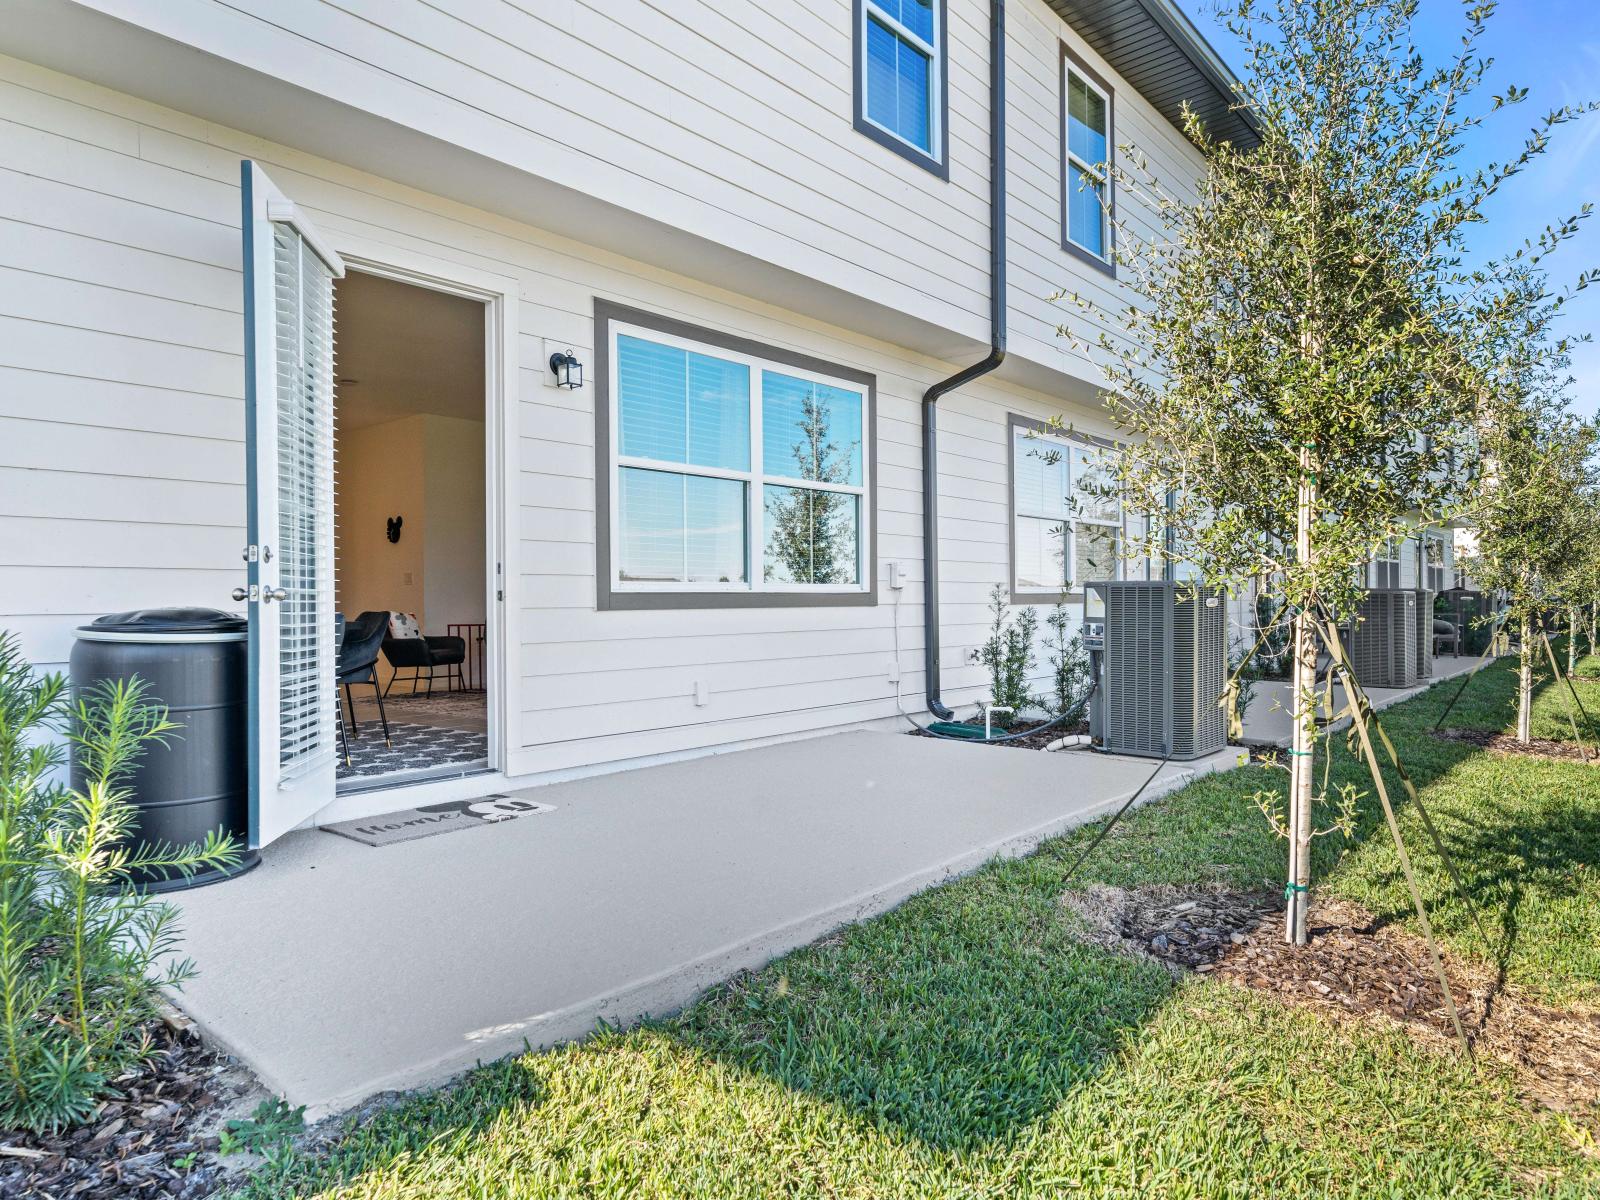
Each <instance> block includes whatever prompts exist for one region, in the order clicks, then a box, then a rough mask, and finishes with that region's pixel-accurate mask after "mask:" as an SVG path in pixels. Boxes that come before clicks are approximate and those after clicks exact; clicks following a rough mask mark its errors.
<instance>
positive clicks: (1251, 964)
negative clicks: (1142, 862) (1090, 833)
mask: <svg viewBox="0 0 1600 1200" xmlns="http://www.w3.org/2000/svg"><path fill="white" fill-rule="evenodd" d="M1061 902H1062V905H1063V907H1065V908H1067V909H1069V910H1070V911H1072V912H1074V913H1076V914H1077V915H1078V916H1079V917H1080V918H1081V919H1082V920H1083V921H1084V922H1085V923H1086V924H1087V926H1088V932H1087V933H1086V934H1085V937H1086V939H1087V940H1089V941H1091V942H1094V943H1096V944H1098V945H1102V946H1105V947H1107V948H1109V949H1112V950H1116V951H1118V952H1120V953H1126V954H1134V955H1138V956H1141V957H1145V958H1150V959H1154V960H1155V961H1156V962H1159V963H1161V964H1162V965H1164V966H1166V967H1167V969H1168V970H1170V971H1172V972H1173V973H1174V974H1175V975H1182V974H1186V973H1188V972H1197V973H1200V974H1208V975H1212V976H1214V977H1216V978H1219V979H1225V980H1227V981H1228V982H1230V983H1232V984H1235V985H1237V986H1239V987H1247V988H1253V989H1255V990H1257V991H1263V992H1269V993H1271V994H1272V995H1274V996H1275V997H1276V998H1278V999H1279V1000H1282V1001H1283V1002H1285V1003H1289V1004H1296V1005H1302V1006H1305V1007H1310V1008H1313V1009H1317V1010H1319V1011H1322V1012H1325V1013H1328V1014H1330V1015H1333V1016H1336V1017H1340V1018H1356V1019H1372V1020H1381V1021H1392V1022H1396V1023H1398V1024H1399V1025H1400V1026H1401V1027H1402V1028H1404V1029H1406V1030H1407V1031H1408V1032H1410V1033H1412V1034H1413V1035H1415V1036H1417V1037H1420V1038H1423V1039H1425V1040H1428V1041H1430V1042H1433V1043H1435V1044H1440V1045H1445V1046H1453V1045H1454V1044H1455V1031H1454V1027H1453V1026H1452V1025H1451V1023H1450V1016H1449V1011H1448V1010H1447V1009H1446V1007H1445V1004H1444V997H1443V994H1442V993H1441V991H1440V989H1439V980H1438V976H1437V975H1436V974H1435V973H1434V969H1433V961H1432V958H1431V957H1430V955H1429V953H1428V947H1427V943H1426V942H1425V941H1424V940H1423V939H1422V938H1420V937H1418V936H1416V935H1415V934H1413V933H1411V932H1410V931H1408V930H1406V929H1405V928H1403V927H1401V926H1399V925H1393V924H1383V923H1381V922H1380V921H1378V920H1377V918H1375V917H1374V916H1373V915H1372V914H1371V913H1370V912H1367V911H1366V910H1365V909H1363V908H1362V907H1361V906H1359V905H1356V904H1352V903H1350V902H1348V901H1344V900H1338V899H1323V898H1320V897H1318V898H1316V899H1315V900H1314V901H1313V903H1312V909H1311V942H1310V944H1309V945H1307V946H1291V945H1289V944H1288V943H1286V942H1285V941H1284V940H1283V924H1282V911H1283V903H1282V901H1281V900H1280V899H1279V898H1278V897H1276V896H1273V895H1270V894H1267V893H1261V892H1233V891H1228V890H1226V889H1222V888H1201V889H1178V888H1172V887H1150V888H1138V889H1132V890H1129V889H1123V888H1113V887H1106V886H1103V885H1095V886H1092V887H1090V888H1087V889H1084V890H1083V891H1074V892H1068V893H1066V894H1065V895H1063V896H1062V898H1061ZM1445 970H1446V974H1447V975H1448V976H1449V979H1450V990H1451V992H1452V994H1453V995H1454V997H1455V1002H1456V1007H1457V1009H1458V1011H1459V1012H1460V1015H1461V1024H1462V1028H1463V1029H1464V1030H1465V1031H1466V1034H1467V1038H1468V1041H1469V1042H1470V1043H1471V1044H1472V1046H1473V1048H1474V1051H1475V1052H1480V1053H1488V1054H1490V1055H1493V1056H1494V1057H1495V1058H1498V1059H1501V1060H1503V1061H1505V1062H1507V1063H1510V1064H1511V1065H1512V1066H1513V1067H1514V1068H1515V1069H1516V1071H1517V1075H1518V1078H1519V1081H1520V1083H1521V1086H1522V1090H1523V1092H1524V1094H1525V1095H1526V1096H1527V1097H1528V1098H1530V1099H1532V1100H1534V1101H1535V1102H1537V1103H1539V1104H1542V1105H1544V1106H1545V1107H1547V1108H1552V1109H1556V1110H1560V1111H1563V1112H1566V1113H1570V1114H1575V1115H1578V1116H1581V1117H1586V1118H1588V1119H1593V1118H1594V1117H1595V1115H1596V1106H1597V1105H1600V1013H1578V1012H1568V1011H1563V1010H1559V1009H1552V1008H1547V1007H1545V1006H1543V1005H1539V1004H1535V1003H1532V1002H1531V1001H1527V1000H1524V999H1522V998H1521V997H1519V996H1517V995H1516V994H1515V993H1513V992H1512V991H1510V990H1509V989H1508V988H1506V987H1505V986H1504V985H1503V984H1502V983H1501V982H1500V981H1499V980H1497V979H1496V978H1495V976H1494V974H1493V972H1492V971H1491V970H1489V969H1488V968H1486V967H1482V966H1477V965H1473V964H1468V963H1462V962H1460V961H1457V960H1455V959H1454V958H1451V957H1446V959H1445Z"/></svg>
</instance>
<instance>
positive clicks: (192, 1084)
mask: <svg viewBox="0 0 1600 1200" xmlns="http://www.w3.org/2000/svg"><path fill="white" fill-rule="evenodd" d="M177 1024H178V1025H179V1027H178V1028H169V1027H168V1026H167V1025H166V1024H162V1023H157V1024H155V1025H153V1026H152V1027H151V1029H150V1036H151V1038H152V1041H153V1043H154V1046H155V1053H154V1055H153V1057H152V1058H151V1060H150V1062H149V1063H148V1064H147V1065H146V1066H144V1067H143V1068H141V1069H139V1070H137V1071H134V1072H131V1073H130V1074H128V1075H125V1076H123V1077H122V1078H120V1079H118V1080H116V1081H115V1082H114V1084H113V1085H112V1088H111V1090H110V1092H109V1093H108V1095H107V1097H106V1099H105V1101H104V1102H103V1103H102V1105H101V1108H100V1112H99V1113H98V1115H97V1116H96V1117H95V1119H94V1120H93V1121H92V1122H90V1123H89V1124H88V1125H84V1126H82V1127H80V1128H76V1129H68V1130H63V1131H62V1132H60V1133H57V1134H44V1135H42V1136H41V1135H36V1134H32V1133H25V1132H22V1131H19V1130H0V1196H30V1197H32V1196H37V1197H39V1198H40V1200H67V1198H68V1197H71V1198H72V1200H112V1198H113V1197H119V1198H122V1197H126V1198H137V1200H195V1198H196V1197H200V1196H208V1195H210V1194H211V1193H212V1192H214V1191H216V1190H217V1189H218V1188H219V1187H221V1186H222V1185H223V1184H224V1183H225V1182H226V1180H227V1179H228V1177H229V1176H230V1174H231V1172H230V1171H229V1170H228V1169H227V1168H226V1167H225V1166H223V1165H221V1164H219V1163H217V1162H216V1160H215V1155H214V1153H212V1152H214V1151H215V1150H216V1148H217V1128H218V1126H219V1124H220V1122H221V1120H222V1118H223V1117H224V1116H225V1115H229V1114H230V1113H232V1112H233V1111H234V1109H233V1107H232V1105H233V1103H234V1102H235V1101H236V1100H237V1099H238V1097H239V1096H241V1095H243V1094H245V1093H246V1092H248V1091H249V1087H250V1085H249V1084H248V1082H247V1081H246V1079H245V1077H244V1076H243V1075H242V1073H241V1072H240V1070H239V1068H237V1067H236V1066H234V1065H233V1064H232V1063H230V1062H229V1061H227V1060H226V1059H222V1058H219V1057H218V1056H216V1055H214V1054H212V1053H211V1052H210V1051H208V1050H206V1049H204V1048H203V1047H202V1046H201V1045H200V1041H199V1039H198V1038H197V1037H196V1036H195V1035H194V1033H193V1032H192V1031H190V1030H188V1029H186V1028H182V1026H181V1023H177ZM191 1156H192V1157H191ZM180 1160H183V1161H185V1163H186V1165H184V1166H179V1165H178V1163H179V1161H180Z"/></svg>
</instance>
